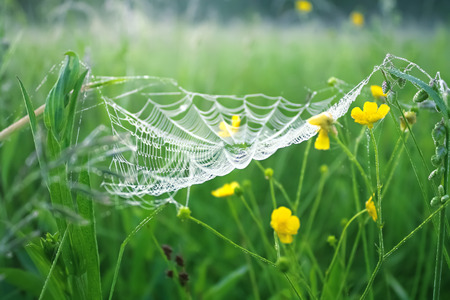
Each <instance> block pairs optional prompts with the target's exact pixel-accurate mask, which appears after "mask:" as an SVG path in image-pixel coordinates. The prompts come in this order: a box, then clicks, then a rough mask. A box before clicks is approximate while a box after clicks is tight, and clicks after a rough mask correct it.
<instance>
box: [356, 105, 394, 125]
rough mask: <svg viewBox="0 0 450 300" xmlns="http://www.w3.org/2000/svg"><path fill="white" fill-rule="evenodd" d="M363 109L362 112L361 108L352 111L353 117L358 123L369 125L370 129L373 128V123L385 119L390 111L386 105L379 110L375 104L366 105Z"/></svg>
mask: <svg viewBox="0 0 450 300" xmlns="http://www.w3.org/2000/svg"><path fill="white" fill-rule="evenodd" d="M363 109H364V110H363V111H362V110H361V108H359V107H355V108H353V109H352V113H351V115H352V118H353V119H355V122H356V123H359V124H361V125H367V126H368V127H369V128H373V123H375V122H377V121H378V120H381V119H383V118H384V117H385V116H386V115H387V113H388V112H389V110H390V108H389V106H387V105H386V104H381V105H380V107H379V108H378V105H377V104H376V103H375V102H366V103H364V108H363Z"/></svg>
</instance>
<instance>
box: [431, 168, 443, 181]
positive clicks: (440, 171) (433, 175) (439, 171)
mask: <svg viewBox="0 0 450 300" xmlns="http://www.w3.org/2000/svg"><path fill="white" fill-rule="evenodd" d="M444 172H445V169H444V167H442V166H441V167H439V168H437V169H436V170H434V171H433V172H431V173H430V176H428V180H432V179H434V178H441V177H442V175H444Z"/></svg>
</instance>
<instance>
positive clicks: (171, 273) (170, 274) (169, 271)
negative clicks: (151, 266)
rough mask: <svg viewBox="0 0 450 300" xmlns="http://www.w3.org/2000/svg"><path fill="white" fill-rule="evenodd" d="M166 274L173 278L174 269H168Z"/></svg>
mask: <svg viewBox="0 0 450 300" xmlns="http://www.w3.org/2000/svg"><path fill="white" fill-rule="evenodd" d="M166 276H167V277H169V278H173V270H167V271H166Z"/></svg>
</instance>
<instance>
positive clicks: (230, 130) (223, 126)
mask: <svg viewBox="0 0 450 300" xmlns="http://www.w3.org/2000/svg"><path fill="white" fill-rule="evenodd" d="M240 125H241V118H239V116H232V117H231V126H230V125H228V124H227V123H225V122H220V124H219V129H220V131H219V136H221V137H230V136H231V135H233V134H235V133H236V132H238V130H239V126H240Z"/></svg>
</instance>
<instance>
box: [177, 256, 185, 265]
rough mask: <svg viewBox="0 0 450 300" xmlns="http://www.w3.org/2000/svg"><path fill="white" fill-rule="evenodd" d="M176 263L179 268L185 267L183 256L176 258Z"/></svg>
mask: <svg viewBox="0 0 450 300" xmlns="http://www.w3.org/2000/svg"><path fill="white" fill-rule="evenodd" d="M175 262H176V263H177V265H178V266H179V267H184V259H183V257H182V256H181V255H177V256H175Z"/></svg>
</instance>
